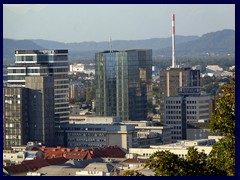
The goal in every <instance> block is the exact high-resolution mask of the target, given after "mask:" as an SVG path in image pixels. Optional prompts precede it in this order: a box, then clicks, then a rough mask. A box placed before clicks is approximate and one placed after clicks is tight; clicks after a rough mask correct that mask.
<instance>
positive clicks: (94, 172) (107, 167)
mask: <svg viewBox="0 0 240 180" xmlns="http://www.w3.org/2000/svg"><path fill="white" fill-rule="evenodd" d="M119 172H120V169H119V168H118V167H116V166H115V165H113V164H111V163H91V164H89V165H88V166H86V167H85V168H84V169H83V170H79V171H77V172H76V176H114V175H118V174H119Z"/></svg>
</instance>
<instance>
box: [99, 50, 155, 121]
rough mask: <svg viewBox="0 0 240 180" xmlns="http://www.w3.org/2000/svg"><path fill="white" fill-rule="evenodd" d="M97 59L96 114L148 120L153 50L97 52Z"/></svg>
mask: <svg viewBox="0 0 240 180" xmlns="http://www.w3.org/2000/svg"><path fill="white" fill-rule="evenodd" d="M95 61H96V74H95V78H96V79H95V82H96V83H95V85H96V92H95V107H96V115H97V116H118V117H121V118H122V120H123V121H126V120H132V121H138V120H146V119H147V100H148V98H149V99H151V98H150V96H151V75H152V50H126V51H104V52H99V53H97V54H96V57H95Z"/></svg>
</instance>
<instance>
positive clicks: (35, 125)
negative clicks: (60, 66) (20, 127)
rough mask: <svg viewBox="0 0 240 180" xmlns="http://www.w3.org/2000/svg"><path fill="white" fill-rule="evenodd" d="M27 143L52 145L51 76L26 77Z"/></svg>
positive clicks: (53, 130)
mask: <svg viewBox="0 0 240 180" xmlns="http://www.w3.org/2000/svg"><path fill="white" fill-rule="evenodd" d="M25 80H26V82H25V83H26V84H25V88H28V100H29V101H28V127H29V129H28V132H29V138H28V141H32V142H40V143H42V144H44V145H45V146H53V145H54V135H55V128H54V99H53V96H54V79H53V76H28V77H26V78H25Z"/></svg>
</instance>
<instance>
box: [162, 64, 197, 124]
mask: <svg viewBox="0 0 240 180" xmlns="http://www.w3.org/2000/svg"><path fill="white" fill-rule="evenodd" d="M159 78H160V86H159V91H160V117H161V120H162V121H164V111H165V110H164V107H165V98H166V97H170V96H178V88H179V87H200V71H199V70H192V69H191V68H170V69H168V70H163V71H160V77H159Z"/></svg>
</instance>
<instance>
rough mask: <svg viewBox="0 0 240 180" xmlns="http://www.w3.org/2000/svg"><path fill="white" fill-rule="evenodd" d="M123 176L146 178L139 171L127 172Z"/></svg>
mask: <svg viewBox="0 0 240 180" xmlns="http://www.w3.org/2000/svg"><path fill="white" fill-rule="evenodd" d="M123 176H144V174H142V173H140V172H138V171H126V172H124V173H123Z"/></svg>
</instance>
